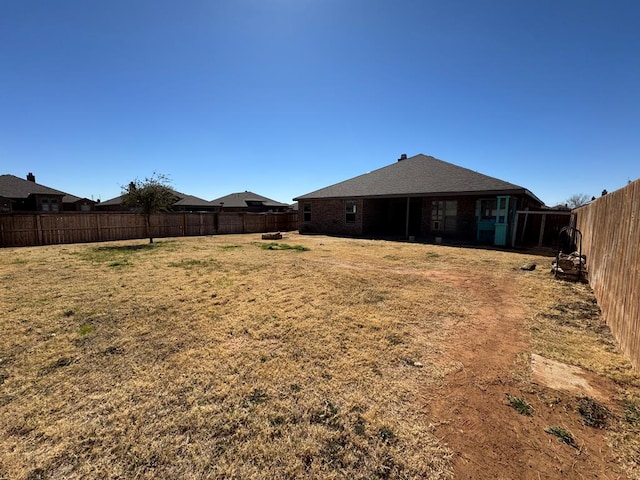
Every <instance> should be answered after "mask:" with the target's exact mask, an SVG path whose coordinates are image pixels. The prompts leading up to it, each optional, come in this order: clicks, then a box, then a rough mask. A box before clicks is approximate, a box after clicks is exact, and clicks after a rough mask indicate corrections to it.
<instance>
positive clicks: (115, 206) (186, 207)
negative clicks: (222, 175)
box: [96, 189, 215, 212]
mask: <svg viewBox="0 0 640 480" xmlns="http://www.w3.org/2000/svg"><path fill="white" fill-rule="evenodd" d="M171 191H172V192H173V194H174V196H175V202H174V203H173V204H172V205H171V211H172V212H211V211H213V210H215V206H214V205H212V204H211V202H208V201H206V200H204V199H203V198H198V197H194V196H193V195H187V194H185V193H180V192H177V191H175V190H173V189H172V190H171ZM96 208H97V209H98V210H102V211H109V212H122V211H127V212H128V211H130V210H131V209H130V208H127V207H124V206H123V205H122V195H120V196H119V197H115V198H112V199H109V200H107V201H105V202H100V203H99V204H98V205H97V206H96Z"/></svg>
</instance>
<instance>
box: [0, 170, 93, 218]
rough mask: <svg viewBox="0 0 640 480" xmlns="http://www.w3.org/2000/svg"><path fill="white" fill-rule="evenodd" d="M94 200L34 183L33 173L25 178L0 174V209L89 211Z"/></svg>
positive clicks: (10, 210)
mask: <svg viewBox="0 0 640 480" xmlns="http://www.w3.org/2000/svg"><path fill="white" fill-rule="evenodd" d="M95 203H96V202H94V201H93V200H89V199H88V198H80V197H76V196H74V195H70V194H68V193H65V192H61V191H60V190H55V189H53V188H50V187H46V186H44V185H40V184H38V183H36V177H35V176H34V175H33V173H31V172H30V173H29V174H28V175H27V179H26V180H25V179H22V178H19V177H16V176H15V175H0V211H2V212H5V213H6V212H54V213H55V212H62V211H65V212H67V211H74V212H75V211H91V210H93V209H94V205H95Z"/></svg>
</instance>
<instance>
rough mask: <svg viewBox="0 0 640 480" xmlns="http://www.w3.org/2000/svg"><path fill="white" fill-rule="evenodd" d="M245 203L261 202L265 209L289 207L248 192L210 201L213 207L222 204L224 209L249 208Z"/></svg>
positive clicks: (231, 194)
mask: <svg viewBox="0 0 640 480" xmlns="http://www.w3.org/2000/svg"><path fill="white" fill-rule="evenodd" d="M247 202H261V203H262V205H264V206H265V207H288V206H289V204H287V203H280V202H276V201H275V200H271V199H270V198H267V197H263V196H262V195H258V194H257V193H253V192H249V191H244V192H238V193H230V194H229V195H225V196H224V197H220V198H216V199H214V200H211V204H213V205H220V204H221V203H224V208H227V207H232V208H246V207H248V206H249V203H247Z"/></svg>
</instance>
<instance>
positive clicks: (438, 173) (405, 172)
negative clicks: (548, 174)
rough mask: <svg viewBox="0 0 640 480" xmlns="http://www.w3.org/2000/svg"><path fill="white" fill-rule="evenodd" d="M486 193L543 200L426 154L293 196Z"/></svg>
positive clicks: (304, 197) (522, 188)
mask: <svg viewBox="0 0 640 480" xmlns="http://www.w3.org/2000/svg"><path fill="white" fill-rule="evenodd" d="M483 193H485V194H499V193H504V194H525V195H528V196H530V197H531V198H533V199H534V200H536V201H537V202H540V203H541V204H542V203H543V202H542V201H541V200H540V199H539V198H538V197H536V196H535V195H534V194H533V193H531V192H530V191H529V190H527V189H526V188H524V187H521V186H519V185H515V184H513V183H509V182H505V181H504V180H500V179H498V178H494V177H490V176H488V175H484V174H482V173H478V172H474V171H473V170H469V169H468V168H463V167H459V166H457V165H454V164H452V163H448V162H445V161H442V160H439V159H437V158H435V157H431V156H428V155H423V154H418V155H415V156H413V157H409V158H406V159H401V160H398V161H397V162H396V163H393V164H391V165H388V166H386V167H382V168H379V169H377V170H374V171H372V172H369V173H365V174H364V175H359V176H357V177H354V178H351V179H349V180H345V181H343V182H340V183H336V184H334V185H331V186H329V187H325V188H321V189H320V190H316V191H314V192H311V193H307V194H305V195H301V196H299V197H296V198H294V200H310V199H319V198H356V197H400V196H417V195H430V196H435V195H470V194H483Z"/></svg>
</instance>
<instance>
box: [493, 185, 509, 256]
mask: <svg viewBox="0 0 640 480" xmlns="http://www.w3.org/2000/svg"><path fill="white" fill-rule="evenodd" d="M508 232H509V197H501V196H499V197H498V205H497V208H496V234H495V239H494V244H495V245H497V246H499V247H504V246H505V245H506V244H507V234H508Z"/></svg>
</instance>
